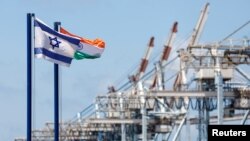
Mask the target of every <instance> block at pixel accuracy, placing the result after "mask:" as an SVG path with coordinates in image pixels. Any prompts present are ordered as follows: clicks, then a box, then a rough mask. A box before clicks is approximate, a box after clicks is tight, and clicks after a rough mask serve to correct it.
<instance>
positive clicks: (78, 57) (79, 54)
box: [74, 51, 101, 60]
mask: <svg viewBox="0 0 250 141" xmlns="http://www.w3.org/2000/svg"><path fill="white" fill-rule="evenodd" d="M99 57H101V55H100V54H97V55H89V54H86V53H83V52H80V51H76V52H75V54H74V58H75V59H76V60H81V59H95V58H99Z"/></svg>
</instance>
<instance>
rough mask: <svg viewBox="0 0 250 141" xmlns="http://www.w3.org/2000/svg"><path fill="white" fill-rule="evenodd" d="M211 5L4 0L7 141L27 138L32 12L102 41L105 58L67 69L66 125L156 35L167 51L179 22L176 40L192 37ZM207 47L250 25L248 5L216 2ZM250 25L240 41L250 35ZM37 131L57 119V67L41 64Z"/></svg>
mask: <svg viewBox="0 0 250 141" xmlns="http://www.w3.org/2000/svg"><path fill="white" fill-rule="evenodd" d="M206 2H207V1H205V0H1V1H0V18H1V26H0V31H1V34H0V41H1V47H0V48H1V52H0V66H1V69H0V113H1V115H0V140H1V141H11V140H14V138H15V137H20V136H26V14H27V13H29V12H32V13H35V15H36V17H38V18H39V19H41V20H42V21H44V22H45V23H46V24H48V25H50V26H51V27H52V26H53V22H55V21H60V22H61V23H62V26H63V27H65V28H66V29H68V30H69V31H70V32H72V33H75V34H77V35H79V36H82V37H85V38H89V39H94V38H102V39H103V40H105V42H106V49H105V51H104V53H103V55H102V57H101V58H100V59H96V60H81V61H76V60H73V62H72V65H71V67H70V68H67V67H63V69H62V80H63V82H62V85H63V88H62V91H63V98H62V99H63V110H62V118H63V120H69V119H71V118H72V117H74V116H75V115H76V113H77V112H79V111H81V110H82V109H83V108H84V107H86V106H88V105H89V104H91V103H92V102H93V101H94V97H95V96H96V95H98V94H104V93H106V92H107V86H108V85H111V84H113V83H114V82H116V81H117V80H119V79H120V78H123V79H124V80H127V78H126V77H127V75H128V74H126V72H128V70H129V69H130V68H131V66H134V65H136V64H137V63H138V62H139V61H140V59H141V57H142V55H143V54H144V51H145V47H146V46H147V43H148V40H149V38H150V37H151V36H155V50H154V52H159V51H160V50H162V47H163V44H164V42H165V41H166V39H167V37H168V33H169V29H170V27H171V26H172V24H173V22H174V21H178V22H179V28H178V34H177V39H176V40H182V39H185V38H186V37H187V36H188V35H190V33H191V32H192V30H193V28H194V26H195V24H196V22H197V20H198V17H199V14H200V10H201V9H202V7H203V6H204V5H205V3H206ZM209 2H210V12H209V16H208V20H207V23H206V26H205V29H204V32H203V36H202V38H201V42H214V41H219V40H221V39H223V38H224V37H225V36H227V35H228V34H230V33H231V32H232V31H234V30H235V29H236V28H238V27H239V26H241V25H242V24H244V23H245V22H247V21H248V20H250V14H249V13H250V8H249V5H250V1H249V0H234V1H233V0H230V1H229V0H211V1H209ZM249 27H250V26H248V27H247V28H246V29H245V30H242V31H241V32H240V33H238V34H236V35H234V37H235V38H243V37H246V36H248V37H249V34H250V32H249V29H250V28H249ZM35 91H36V94H35V96H34V97H35V108H34V109H35V127H36V128H42V127H44V123H45V122H46V121H53V64H52V63H50V62H48V61H45V60H38V59H36V60H35Z"/></svg>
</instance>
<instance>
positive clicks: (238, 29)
mask: <svg viewBox="0 0 250 141" xmlns="http://www.w3.org/2000/svg"><path fill="white" fill-rule="evenodd" d="M249 23H250V20H249V21H247V22H246V23H245V24H243V25H242V26H240V27H239V28H237V29H236V30H235V31H233V32H232V33H231V34H229V35H228V36H226V37H225V38H224V39H222V40H221V41H219V44H220V43H221V42H223V41H225V40H227V39H228V38H229V37H231V36H232V35H234V34H235V33H237V32H238V31H240V30H241V29H242V28H244V27H245V26H247V25H248V24H249Z"/></svg>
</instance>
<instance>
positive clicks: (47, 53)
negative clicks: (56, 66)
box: [35, 48, 72, 64]
mask: <svg viewBox="0 0 250 141" xmlns="http://www.w3.org/2000/svg"><path fill="white" fill-rule="evenodd" d="M35 54H43V55H45V56H48V57H49V58H52V59H54V60H58V61H61V62H64V63H67V64H71V61H72V58H70V57H67V56H63V55H60V54H57V53H54V52H51V51H49V50H47V49H45V48H35Z"/></svg>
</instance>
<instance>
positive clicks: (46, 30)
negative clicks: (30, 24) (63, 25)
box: [34, 20, 80, 45]
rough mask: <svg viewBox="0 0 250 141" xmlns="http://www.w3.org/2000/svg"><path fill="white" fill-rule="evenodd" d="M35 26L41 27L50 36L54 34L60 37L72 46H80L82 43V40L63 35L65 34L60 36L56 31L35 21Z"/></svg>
mask: <svg viewBox="0 0 250 141" xmlns="http://www.w3.org/2000/svg"><path fill="white" fill-rule="evenodd" d="M34 26H35V27H40V28H41V29H42V30H43V31H44V32H48V33H50V34H53V35H55V36H57V37H60V38H62V39H64V40H66V41H68V42H70V43H72V44H75V45H79V43H80V39H76V38H72V37H69V36H66V35H63V34H60V33H58V32H56V31H54V30H53V29H51V28H49V27H48V26H46V25H44V24H43V23H41V22H39V21H38V20H35V21H34Z"/></svg>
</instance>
